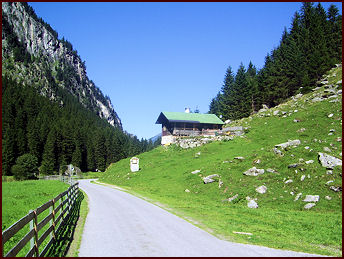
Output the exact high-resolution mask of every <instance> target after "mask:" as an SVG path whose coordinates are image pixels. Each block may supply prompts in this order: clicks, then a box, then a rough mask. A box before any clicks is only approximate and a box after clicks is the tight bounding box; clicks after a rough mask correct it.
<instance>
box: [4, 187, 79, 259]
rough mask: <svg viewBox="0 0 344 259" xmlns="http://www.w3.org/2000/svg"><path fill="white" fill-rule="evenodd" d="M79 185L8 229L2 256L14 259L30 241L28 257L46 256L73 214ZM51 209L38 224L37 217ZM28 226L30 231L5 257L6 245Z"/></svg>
mask: <svg viewBox="0 0 344 259" xmlns="http://www.w3.org/2000/svg"><path fill="white" fill-rule="evenodd" d="M78 193H79V183H78V182H77V183H75V184H73V185H72V186H71V187H69V188H68V190H67V191H65V192H63V193H60V194H59V195H57V196H56V197H55V198H54V199H52V200H50V201H48V202H47V203H45V204H43V205H42V206H40V207H39V208H37V209H35V210H33V211H30V212H29V214H27V215H26V216H25V217H23V218H21V219H20V220H18V221H17V222H16V223H14V224H13V225H12V226H10V227H9V228H8V229H6V230H5V231H3V232H2V256H3V257H14V256H16V255H17V254H18V253H19V252H20V251H21V250H22V249H23V248H24V246H25V245H26V244H27V243H28V242H29V241H30V250H29V252H28V253H27V254H26V257H33V256H35V257H39V256H40V257H42V256H44V255H45V254H46V252H47V251H48V249H49V248H50V247H51V245H52V244H53V243H54V241H56V233H57V232H58V231H59V230H60V228H61V227H62V226H63V225H64V224H65V221H66V219H67V218H68V216H69V213H70V212H71V210H72V208H73V205H74V203H75V201H76V199H77V197H78ZM47 209H50V212H49V215H48V216H46V217H45V218H44V219H43V220H42V221H40V222H38V220H37V217H38V215H40V214H41V213H42V212H44V211H46V210H47ZM48 223H50V226H49V228H48V229H47V230H46V231H45V232H44V233H43V234H42V236H40V237H39V235H38V232H39V231H40V230H41V229H42V228H43V227H44V226H45V225H46V224H48ZM27 224H29V225H30V231H29V232H28V233H27V234H26V235H25V236H24V237H23V238H22V239H21V240H20V241H19V242H18V243H17V244H16V245H15V246H14V247H13V248H12V249H11V250H10V251H9V252H8V253H7V254H6V255H5V256H4V245H5V243H6V242H7V241H8V240H9V239H10V238H11V237H13V236H14V235H15V234H16V233H17V232H18V231H19V230H21V229H22V228H24V227H25V226H26V225H27ZM46 238H50V240H49V242H48V244H47V245H46V246H45V247H44V248H43V250H42V252H39V251H40V249H39V247H40V245H41V244H42V243H43V242H44V240H45V239H46Z"/></svg>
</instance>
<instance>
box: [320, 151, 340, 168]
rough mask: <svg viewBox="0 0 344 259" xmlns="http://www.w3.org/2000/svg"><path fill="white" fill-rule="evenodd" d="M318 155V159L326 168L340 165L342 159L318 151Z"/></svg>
mask: <svg viewBox="0 0 344 259" xmlns="http://www.w3.org/2000/svg"><path fill="white" fill-rule="evenodd" d="M318 155H319V157H318V158H319V161H320V163H321V165H322V166H323V167H326V168H327V169H333V168H334V167H335V166H341V165H342V160H341V159H338V158H336V157H333V156H330V155H328V154H325V153H320V152H319V153H318Z"/></svg>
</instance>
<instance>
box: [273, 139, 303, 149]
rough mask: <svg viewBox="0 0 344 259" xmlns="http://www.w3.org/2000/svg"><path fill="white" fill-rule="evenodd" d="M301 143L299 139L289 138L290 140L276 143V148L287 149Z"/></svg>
mask: <svg viewBox="0 0 344 259" xmlns="http://www.w3.org/2000/svg"><path fill="white" fill-rule="evenodd" d="M300 144H301V141H300V140H299V139H295V140H289V141H288V142H285V143H281V144H277V145H275V147H276V148H282V149H286V148H287V147H296V146H298V145H300Z"/></svg>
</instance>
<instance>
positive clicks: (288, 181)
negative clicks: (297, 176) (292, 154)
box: [284, 179, 293, 184]
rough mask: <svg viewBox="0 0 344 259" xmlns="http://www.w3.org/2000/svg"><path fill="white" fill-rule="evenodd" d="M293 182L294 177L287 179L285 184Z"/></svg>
mask: <svg viewBox="0 0 344 259" xmlns="http://www.w3.org/2000/svg"><path fill="white" fill-rule="evenodd" d="M292 182H293V180H292V179H289V180H287V181H285V182H284V183H285V184H288V183H292Z"/></svg>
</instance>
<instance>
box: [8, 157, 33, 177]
mask: <svg viewBox="0 0 344 259" xmlns="http://www.w3.org/2000/svg"><path fill="white" fill-rule="evenodd" d="M12 173H13V176H14V178H15V179H16V180H27V179H37V177H36V176H37V174H38V159H37V157H35V156H34V155H31V154H24V155H22V156H20V157H18V158H17V160H16V164H15V165H14V166H12Z"/></svg>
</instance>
